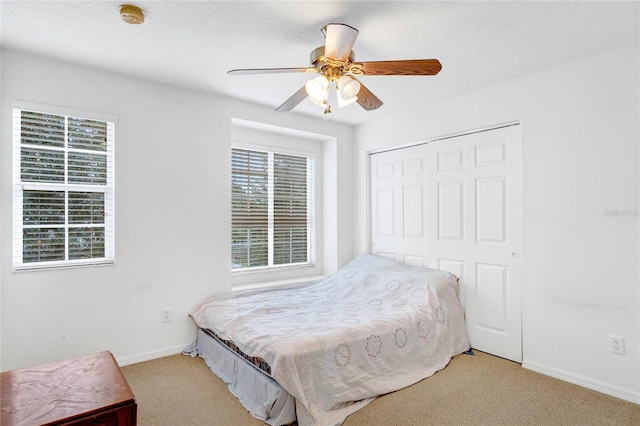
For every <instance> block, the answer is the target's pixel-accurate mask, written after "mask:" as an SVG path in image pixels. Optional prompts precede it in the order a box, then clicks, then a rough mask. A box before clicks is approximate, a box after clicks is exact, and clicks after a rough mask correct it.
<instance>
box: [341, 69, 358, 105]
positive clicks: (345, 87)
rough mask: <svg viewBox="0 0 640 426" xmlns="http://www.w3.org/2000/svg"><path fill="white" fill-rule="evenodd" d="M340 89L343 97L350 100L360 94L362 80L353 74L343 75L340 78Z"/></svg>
mask: <svg viewBox="0 0 640 426" xmlns="http://www.w3.org/2000/svg"><path fill="white" fill-rule="evenodd" d="M338 90H339V91H340V96H341V97H342V99H344V100H345V101H349V100H351V99H352V98H355V97H356V96H358V92H359V91H360V82H359V81H358V80H356V79H354V78H353V77H351V76H348V75H343V76H342V77H340V78H339V79H338Z"/></svg>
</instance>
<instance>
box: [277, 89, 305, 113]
mask: <svg viewBox="0 0 640 426" xmlns="http://www.w3.org/2000/svg"><path fill="white" fill-rule="evenodd" d="M306 97H307V89H305V87H304V86H302V89H300V90H298V91H297V92H296V93H294V94H293V95H292V96H291V97H290V98H289V99H287V100H286V101H284V103H283V104H282V105H280V106H279V107H278V108H276V111H277V112H287V111H291V110H292V109H294V108H295V107H296V105H298V104H299V103H300V102H302V101H304V99H305V98H306Z"/></svg>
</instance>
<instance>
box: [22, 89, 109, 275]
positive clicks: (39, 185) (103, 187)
mask: <svg viewBox="0 0 640 426" xmlns="http://www.w3.org/2000/svg"><path fill="white" fill-rule="evenodd" d="M11 107H12V127H13V137H12V143H13V158H12V228H13V238H12V262H13V269H14V270H15V271H33V270H42V269H52V268H70V267H78V266H98V265H108V264H113V263H114V262H115V126H116V122H117V116H116V115H113V114H104V113H96V112H90V111H83V110H77V109H72V108H66V107H59V106H52V105H43V104H37V103H32V102H23V101H16V100H14V101H12V103H11ZM22 111H29V112H35V113H41V114H50V115H58V116H64V117H65V133H64V143H63V147H62V148H55V149H53V148H52V147H47V146H43V150H49V151H56V150H58V151H61V152H64V181H63V182H46V181H44V182H32V181H25V182H23V181H22V155H21V152H22V148H23V143H22V129H21V112H22ZM69 118H80V119H84V120H94V121H101V122H105V123H106V139H107V140H106V150H105V151H95V152H94V151H93V150H91V149H83V148H81V147H80V148H78V147H69V138H68V133H67V127H66V123H67V122H68V119H69ZM25 145H26V146H27V147H30V148H31V149H38V148H37V147H35V148H34V146H33V145H28V144H25ZM70 153H76V154H85V155H89V156H90V155H96V156H104V157H105V160H104V161H105V164H106V166H105V175H106V176H105V183H104V184H102V183H99V184H96V183H88V182H83V183H73V182H69V169H70V164H69V161H68V160H69V155H68V154H70ZM83 170H85V169H83ZM27 191H49V192H53V191H59V192H64V196H63V198H64V221H63V223H61V224H60V223H56V224H55V225H56V226H54V227H52V229H59V228H60V229H63V230H64V257H65V259H63V260H45V261H34V262H25V261H24V257H23V256H24V253H23V248H24V247H23V231H24V229H28V228H29V227H28V226H25V224H24V223H23V222H24V209H25V206H24V194H25V192H27ZM74 192H76V193H86V194H98V193H101V194H104V221H101V222H98V223H93V222H91V223H73V221H72V220H70V214H71V212H72V210H71V208H72V206H70V205H69V200H70V196H69V195H70V194H71V193H74ZM102 226H103V227H104V236H103V238H104V253H103V254H104V255H103V256H101V257H89V258H78V259H69V247H70V245H71V237H70V236H69V229H70V228H86V229H90V228H93V227H98V228H100V227H102ZM44 228H46V226H45V227H44Z"/></svg>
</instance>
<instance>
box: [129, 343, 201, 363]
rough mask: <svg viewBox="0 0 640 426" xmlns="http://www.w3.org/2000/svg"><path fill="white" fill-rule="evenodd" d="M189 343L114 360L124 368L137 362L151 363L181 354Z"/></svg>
mask: <svg viewBox="0 0 640 426" xmlns="http://www.w3.org/2000/svg"><path fill="white" fill-rule="evenodd" d="M190 343H191V342H189V343H185V344H182V345H176V346H169V347H166V348H161V349H157V350H154V351H149V352H142V353H139V354H134V355H128V356H123V357H118V358H116V361H117V362H118V365H119V366H121V367H124V366H125V365H131V364H137V363H139V362H144V361H151V360H152V359H157V358H162V357H165V356H171V355H177V354H180V353H182V351H183V350H185V349H186V348H187V346H189V344H190Z"/></svg>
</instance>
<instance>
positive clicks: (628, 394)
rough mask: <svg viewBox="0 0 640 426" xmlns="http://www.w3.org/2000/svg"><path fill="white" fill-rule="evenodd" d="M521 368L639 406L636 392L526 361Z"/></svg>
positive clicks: (639, 393) (638, 394)
mask: <svg viewBox="0 0 640 426" xmlns="http://www.w3.org/2000/svg"><path fill="white" fill-rule="evenodd" d="M522 368H526V369H528V370H531V371H535V372H536V373H540V374H544V375H545V376H550V377H553V378H556V379H560V380H563V381H565V382H569V383H573V384H574V385H578V386H582V387H584V388H587V389H591V390H594V391H597V392H600V393H604V394H607V395H611V396H614V397H616V398H620V399H624V400H625V401H629V402H633V403H635V404H640V392H638V391H634V390H631V389H625V388H621V387H619V386H614V385H611V384H609V383H604V382H601V381H599V380H594V379H592V378H589V377H585V376H581V375H579V374H573V373H569V372H568V371H564V370H560V369H557V368H554V367H549V366H547V365H543V364H538V363H536V362H532V361H527V360H523V362H522Z"/></svg>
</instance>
